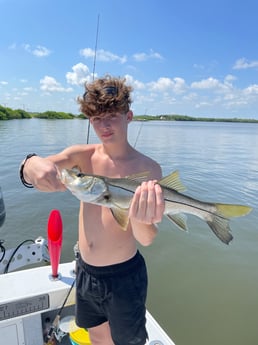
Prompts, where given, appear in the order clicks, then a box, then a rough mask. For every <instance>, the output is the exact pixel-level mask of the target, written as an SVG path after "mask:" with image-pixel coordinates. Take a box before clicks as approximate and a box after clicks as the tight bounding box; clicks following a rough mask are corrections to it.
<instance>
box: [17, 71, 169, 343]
mask: <svg viewBox="0 0 258 345" xmlns="http://www.w3.org/2000/svg"><path fill="white" fill-rule="evenodd" d="M131 92H132V88H131V87H130V86H129V85H127V84H126V82H125V80H124V79H121V78H114V77H111V76H106V77H104V78H99V79H95V80H94V81H93V82H91V83H88V84H86V85H85V93H84V95H83V97H81V98H79V100H78V101H79V103H80V108H81V111H82V112H83V113H84V114H85V116H86V117H88V118H89V120H90V123H91V125H92V126H93V128H94V130H95V132H96V134H97V136H98V138H99V139H100V144H82V145H74V146H71V147H68V148H66V149H65V150H63V151H62V152H60V153H58V154H56V155H52V156H48V157H46V158H43V157H39V156H32V157H29V158H28V159H27V160H26V162H25V163H24V166H23V182H25V185H27V186H30V184H31V185H32V186H34V187H35V188H37V189H38V190H40V191H45V192H55V191H64V190H66V189H65V187H64V185H63V184H62V183H61V182H60V179H59V177H58V175H59V171H60V170H61V169H62V168H67V169H70V168H73V167H78V168H79V169H80V170H81V172H84V173H90V174H97V175H104V176H108V177H125V176H128V175H131V174H135V173H139V172H143V171H149V173H150V175H149V176H150V180H149V181H147V182H143V183H142V184H141V186H139V187H138V188H137V190H136V192H135V194H134V197H133V200H132V203H131V206H130V210H129V219H130V222H129V225H128V228H127V230H126V231H123V230H122V229H121V228H120V226H119V225H118V223H117V222H116V221H115V219H114V218H113V215H112V213H111V211H110V209H108V208H105V207H102V206H98V205H93V204H88V203H83V202H81V203H80V211H79V252H80V255H79V260H78V263H77V277H76V321H77V324H78V325H79V326H80V327H85V328H87V329H88V331H89V334H90V339H91V342H92V345H114V344H115V345H144V344H145V343H146V338H147V332H146V328H145V322H146V320H145V311H146V309H145V302H146V294H147V272H146V266H145V262H144V259H143V257H142V256H141V254H140V253H139V251H138V250H137V242H139V243H140V244H141V245H143V246H148V245H150V244H151V243H152V242H153V240H154V238H155V236H156V235H157V228H156V225H155V224H156V223H158V222H160V221H161V219H162V216H163V212H164V199H163V195H162V190H161V188H160V186H159V185H158V184H155V181H156V180H158V179H160V178H161V175H162V174H161V168H160V166H159V165H158V164H157V163H156V162H155V161H154V160H152V159H151V158H149V157H147V156H145V155H143V154H142V153H140V152H138V151H137V150H135V148H133V147H132V146H131V145H130V144H129V142H128V137H127V131H128V124H129V123H130V122H131V121H132V118H133V113H132V111H131V110H130V105H131Z"/></svg>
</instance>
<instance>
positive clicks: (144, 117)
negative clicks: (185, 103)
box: [134, 115, 258, 123]
mask: <svg viewBox="0 0 258 345" xmlns="http://www.w3.org/2000/svg"><path fill="white" fill-rule="evenodd" d="M134 120H136V121H204V122H245V123H249V122H250V123H258V120H255V119H239V118H236V117H234V118H219V117H218V118H213V117H192V116H187V115H139V116H134Z"/></svg>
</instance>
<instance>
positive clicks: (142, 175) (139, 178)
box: [125, 171, 150, 182]
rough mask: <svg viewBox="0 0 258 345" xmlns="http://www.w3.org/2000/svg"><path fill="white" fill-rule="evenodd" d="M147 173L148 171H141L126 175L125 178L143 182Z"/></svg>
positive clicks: (147, 175)
mask: <svg viewBox="0 0 258 345" xmlns="http://www.w3.org/2000/svg"><path fill="white" fill-rule="evenodd" d="M149 175H150V172H149V171H143V172H140V173H137V174H132V175H128V176H126V177H125V178H127V179H128V180H131V181H137V182H144V181H147V180H148V178H149Z"/></svg>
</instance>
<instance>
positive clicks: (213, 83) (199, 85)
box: [191, 77, 220, 89]
mask: <svg viewBox="0 0 258 345" xmlns="http://www.w3.org/2000/svg"><path fill="white" fill-rule="evenodd" d="M219 86H220V82H219V81H218V80H217V79H215V78H212V77H210V78H208V79H203V80H201V81H195V82H193V83H192V84H191V88H193V89H214V88H217V87H219Z"/></svg>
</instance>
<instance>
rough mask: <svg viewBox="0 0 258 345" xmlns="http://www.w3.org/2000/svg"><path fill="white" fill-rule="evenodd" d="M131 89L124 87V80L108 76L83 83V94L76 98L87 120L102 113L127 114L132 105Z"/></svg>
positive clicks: (127, 86)
mask: <svg viewBox="0 0 258 345" xmlns="http://www.w3.org/2000/svg"><path fill="white" fill-rule="evenodd" d="M132 90H133V88H132V87H131V86H129V85H126V80H125V78H123V79H121V78H116V77H111V76H109V75H107V76H105V77H104V78H98V79H95V80H94V81H92V82H91V83H85V93H84V94H83V96H82V97H78V99H77V101H78V103H79V104H80V111H81V112H82V113H83V114H84V115H85V116H86V117H88V118H90V117H92V116H97V115H100V114H102V113H110V112H121V113H127V112H128V111H129V110H130V105H131V103H132V99H131V92H132Z"/></svg>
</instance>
